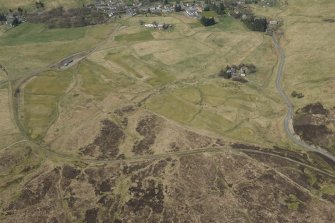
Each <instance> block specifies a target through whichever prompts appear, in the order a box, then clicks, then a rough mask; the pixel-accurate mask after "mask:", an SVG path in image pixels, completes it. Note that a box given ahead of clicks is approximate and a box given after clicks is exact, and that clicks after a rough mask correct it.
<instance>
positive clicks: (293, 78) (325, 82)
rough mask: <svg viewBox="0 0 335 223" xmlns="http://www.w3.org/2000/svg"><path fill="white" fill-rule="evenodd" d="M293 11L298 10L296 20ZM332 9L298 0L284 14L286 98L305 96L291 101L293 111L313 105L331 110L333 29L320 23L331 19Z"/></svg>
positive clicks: (328, 5) (326, 3) (333, 5)
mask: <svg viewBox="0 0 335 223" xmlns="http://www.w3.org/2000/svg"><path fill="white" fill-rule="evenodd" d="M303 3H305V4H303ZM312 6H313V7H312ZM291 7H292V8H291ZM296 7H300V8H299V9H297V10H298V14H299V16H297V14H294V13H293V12H294V10H295V9H296ZM334 9H335V3H334V2H333V1H325V0H323V1H319V2H318V4H313V3H312V2H308V1H301V0H300V1H296V2H295V3H294V4H293V5H292V6H290V8H289V9H288V10H287V11H286V13H285V14H286V17H285V23H286V25H285V27H284V29H285V30H284V31H285V40H286V41H282V43H283V44H284V45H285V46H284V47H285V50H286V56H287V59H286V65H285V70H284V72H285V74H284V86H285V89H286V92H287V93H288V94H290V93H291V92H292V91H293V90H296V91H299V92H302V93H303V94H304V95H305V97H304V98H303V99H294V100H293V102H294V104H295V105H296V107H302V106H304V105H306V104H309V103H312V102H316V101H320V102H322V103H323V104H324V105H326V106H328V107H332V106H334V99H333V97H332V95H334V94H335V88H334V83H335V82H334V70H335V64H334V63H333V61H334V59H335V54H334V51H335V46H334V44H333V38H332V36H333V35H334V34H335V26H334V24H333V23H328V22H324V21H323V19H324V18H333V13H332V12H331V10H334ZM306 21H308V22H306ZM306 30H308V32H305V31H306ZM303 32H305V33H304V34H303Z"/></svg>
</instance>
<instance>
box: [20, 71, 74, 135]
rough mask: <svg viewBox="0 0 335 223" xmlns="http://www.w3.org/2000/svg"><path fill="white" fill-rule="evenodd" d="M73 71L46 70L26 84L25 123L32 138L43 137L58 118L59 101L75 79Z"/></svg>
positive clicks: (24, 99) (24, 100) (24, 101)
mask: <svg viewBox="0 0 335 223" xmlns="http://www.w3.org/2000/svg"><path fill="white" fill-rule="evenodd" d="M72 72H73V71H72V70H69V71H67V72H55V71H50V72H46V73H43V74H42V75H41V76H38V77H36V78H34V79H33V80H32V81H31V82H29V83H28V84H27V85H26V86H25V89H24V98H23V104H24V109H23V115H24V123H25V127H26V128H27V131H28V133H29V134H30V136H31V137H32V138H36V139H42V137H43V136H44V134H45V132H46V130H47V129H48V128H49V127H50V125H51V124H52V122H53V121H54V120H55V119H56V118H57V115H58V103H59V100H60V98H61V97H62V96H63V95H64V94H65V92H66V90H67V88H68V87H69V85H70V83H71V82H72V80H73V75H72Z"/></svg>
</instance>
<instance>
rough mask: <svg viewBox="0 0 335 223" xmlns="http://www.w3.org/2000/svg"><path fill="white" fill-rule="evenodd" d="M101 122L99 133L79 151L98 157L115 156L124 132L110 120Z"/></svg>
mask: <svg viewBox="0 0 335 223" xmlns="http://www.w3.org/2000/svg"><path fill="white" fill-rule="evenodd" d="M101 124H102V128H101V130H100V134H99V135H98V136H97V137H96V138H95V139H94V141H93V142H92V143H90V144H88V145H87V146H85V147H83V148H81V149H80V152H81V154H83V155H86V156H92V157H96V158H98V159H107V158H116V157H117V155H118V154H119V145H120V144H121V143H122V141H123V140H124V138H125V134H124V132H123V130H122V129H121V127H119V126H118V125H117V124H115V123H114V122H112V121H110V120H107V119H106V120H103V121H102V122H101Z"/></svg>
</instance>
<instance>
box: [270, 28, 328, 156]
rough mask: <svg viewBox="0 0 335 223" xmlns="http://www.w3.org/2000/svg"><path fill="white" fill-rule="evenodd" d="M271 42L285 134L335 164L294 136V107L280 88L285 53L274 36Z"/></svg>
mask: <svg viewBox="0 0 335 223" xmlns="http://www.w3.org/2000/svg"><path fill="white" fill-rule="evenodd" d="M272 40H273V43H274V45H275V47H276V49H277V50H278V54H279V62H278V71H277V78H276V88H277V90H278V93H279V95H280V96H281V97H282V98H283V100H284V101H285V104H286V106H287V113H286V116H285V120H284V129H285V132H286V134H287V135H288V137H289V138H290V139H291V140H292V141H293V142H294V143H295V144H297V145H299V146H301V147H303V148H304V149H305V150H307V151H310V152H315V153H319V154H321V155H323V156H326V157H327V158H329V159H331V160H332V161H334V162H335V156H334V155H332V154H330V153H329V152H328V151H327V150H325V149H323V148H320V147H316V146H313V145H309V144H307V143H306V142H304V141H302V140H301V139H300V137H299V136H297V135H296V134H295V132H294V130H293V124H292V120H293V114H294V106H293V104H292V102H291V100H290V98H289V97H288V96H287V95H286V93H285V91H284V89H283V86H282V79H283V70H284V65H285V52H284V50H283V48H282V47H281V46H280V44H279V42H278V39H277V37H276V36H275V34H273V35H272Z"/></svg>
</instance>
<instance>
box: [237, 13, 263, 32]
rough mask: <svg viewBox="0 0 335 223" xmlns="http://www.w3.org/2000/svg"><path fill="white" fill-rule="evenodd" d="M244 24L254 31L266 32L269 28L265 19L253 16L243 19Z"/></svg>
mask: <svg viewBox="0 0 335 223" xmlns="http://www.w3.org/2000/svg"><path fill="white" fill-rule="evenodd" d="M242 22H243V23H244V24H245V25H246V26H247V27H248V28H249V29H250V30H252V31H258V32H265V31H266V29H267V26H268V23H267V20H266V18H265V17H255V16H253V15H251V16H247V18H245V19H242Z"/></svg>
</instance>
